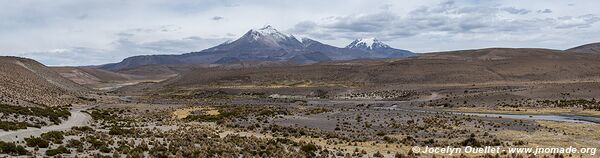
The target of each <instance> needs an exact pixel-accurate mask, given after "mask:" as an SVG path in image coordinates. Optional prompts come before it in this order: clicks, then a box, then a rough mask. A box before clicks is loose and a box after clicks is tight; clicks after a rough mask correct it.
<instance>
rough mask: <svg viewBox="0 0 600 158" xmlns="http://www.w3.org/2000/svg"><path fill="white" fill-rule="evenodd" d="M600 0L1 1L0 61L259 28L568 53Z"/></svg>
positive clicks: (156, 49)
mask: <svg viewBox="0 0 600 158" xmlns="http://www.w3.org/2000/svg"><path fill="white" fill-rule="evenodd" d="M597 6H600V1H597V0H537V1H536V0H532V1H523V0H499V1H480V0H453V1H452V0H427V1H424V0H412V1H409V0H402V1H398V0H388V1H385V0H381V1H372V0H369V1H366V0H365V1H348V0H330V1H325V2H323V1H322V0H306V1H292V0H256V1H248V0H199V1H183V0H182V1H171V0H164V1H159V0H143V1H142V0H139V1H135V0H132V1H122V0H103V1H85V0H54V1H28V0H22V1H8V0H0V21H1V22H0V35H1V36H0V55H12V56H24V57H29V58H33V59H36V60H38V61H40V62H42V63H44V64H47V65H96V64H105V63H110V62H118V61H120V60H122V59H123V58H126V57H129V56H133V55H143V54H181V53H187V52H192V51H200V50H202V49H205V48H208V47H210V46H214V45H217V44H219V43H222V42H225V41H227V40H231V39H235V38H237V37H239V36H241V35H243V34H244V33H245V32H246V31H248V30H249V29H252V28H259V27H262V26H264V25H267V24H270V25H272V26H274V27H275V28H277V29H279V30H281V31H283V32H286V33H291V34H294V35H295V36H297V37H309V38H313V39H316V40H319V41H321V42H324V43H328V44H332V45H335V46H340V47H343V46H345V45H346V44H348V43H350V42H351V41H352V40H353V39H356V38H365V37H376V38H379V39H381V40H383V41H384V42H386V43H388V44H389V45H391V46H393V47H396V48H401V49H408V50H412V51H415V52H431V51H444V50H456V49H472V48H484V47H541V48H552V49H567V48H570V47H574V46H577V45H581V44H586V43H591V42H600V36H597V35H598V34H599V33H600V24H598V23H599V21H600V10H598V9H597Z"/></svg>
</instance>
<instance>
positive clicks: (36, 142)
mask: <svg viewBox="0 0 600 158" xmlns="http://www.w3.org/2000/svg"><path fill="white" fill-rule="evenodd" d="M25 143H26V144H27V146H28V147H39V148H47V147H48V146H49V143H48V141H46V140H44V139H42V138H38V137H35V138H34V137H31V138H25Z"/></svg>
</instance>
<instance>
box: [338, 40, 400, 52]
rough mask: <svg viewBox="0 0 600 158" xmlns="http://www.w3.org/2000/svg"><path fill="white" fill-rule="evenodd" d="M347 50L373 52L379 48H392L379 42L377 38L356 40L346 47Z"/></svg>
mask: <svg viewBox="0 0 600 158" xmlns="http://www.w3.org/2000/svg"><path fill="white" fill-rule="evenodd" d="M346 48H350V49H367V50H372V49H378V48H390V46H389V45H387V44H385V43H383V42H381V41H379V40H378V39H377V38H362V39H356V40H354V41H353V42H352V43H350V44H349V45H348V46H346Z"/></svg>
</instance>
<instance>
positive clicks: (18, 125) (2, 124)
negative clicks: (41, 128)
mask: <svg viewBox="0 0 600 158" xmlns="http://www.w3.org/2000/svg"><path fill="white" fill-rule="evenodd" d="M27 126H31V125H29V124H27V123H24V122H8V121H0V129H3V130H5V131H10V130H18V129H26V128H27Z"/></svg>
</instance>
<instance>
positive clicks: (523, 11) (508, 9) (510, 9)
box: [502, 7, 531, 15]
mask: <svg viewBox="0 0 600 158" xmlns="http://www.w3.org/2000/svg"><path fill="white" fill-rule="evenodd" d="M502 10H503V11H505V12H508V13H511V14H519V15H524V14H527V13H529V12H531V11H530V10H527V9H517V8H514V7H505V8H502Z"/></svg>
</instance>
